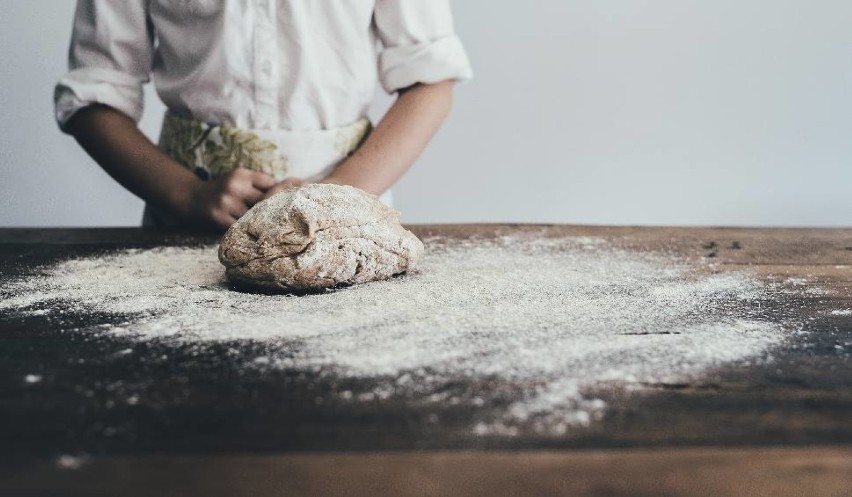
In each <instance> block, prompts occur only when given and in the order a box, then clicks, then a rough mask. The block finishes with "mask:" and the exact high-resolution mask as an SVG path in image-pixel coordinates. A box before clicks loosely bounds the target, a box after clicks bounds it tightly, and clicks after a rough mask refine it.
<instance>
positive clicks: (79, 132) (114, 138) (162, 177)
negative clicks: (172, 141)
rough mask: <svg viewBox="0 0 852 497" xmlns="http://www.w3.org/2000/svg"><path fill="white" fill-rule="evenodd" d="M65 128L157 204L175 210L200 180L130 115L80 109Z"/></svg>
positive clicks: (117, 177)
mask: <svg viewBox="0 0 852 497" xmlns="http://www.w3.org/2000/svg"><path fill="white" fill-rule="evenodd" d="M68 130H69V132H70V133H71V134H72V135H73V136H74V138H76V139H77V141H78V142H79V143H80V145H81V146H82V147H83V148H84V149H85V150H86V152H88V153H89V155H90V156H92V158H93V159H94V160H95V161H96V162H97V163H98V164H99V165H100V166H101V167H102V168H103V169H104V170H105V171H106V172H107V173H108V174H109V175H110V176H112V177H113V178H114V179H115V180H116V181H118V182H119V183H120V184H121V185H122V186H124V187H125V188H127V189H128V190H130V191H131V192H132V193H134V194H136V195H137V196H139V197H140V198H142V199H143V200H145V201H147V202H150V203H152V204H153V205H156V206H157V207H160V208H163V209H168V210H179V208H180V206H182V205H184V204H185V203H186V195H187V192H188V191H190V190H191V189H192V188H193V187H194V186H195V184H196V183H198V182H199V181H200V180H199V179H198V178H197V177H196V176H195V175H194V174H192V173H191V172H190V171H188V170H187V169H185V168H184V167H182V166H181V165H180V164H178V163H177V162H175V161H174V160H172V159H171V158H170V157H169V156H168V155H166V154H165V153H163V152H162V151H161V150H160V149H158V148H157V147H156V146H155V145H154V144H153V143H151V141H150V140H149V139H148V138H147V137H146V136H145V135H144V134H143V133H142V132H141V131H140V130H139V128H138V127H137V126H136V123H135V122H133V120H132V119H130V118H129V117H127V116H125V115H124V114H122V113H121V112H118V111H116V110H114V109H112V108H110V107H106V106H102V105H96V106H92V107H87V108H86V109H83V110H81V111H80V112H79V113H78V114H76V115H75V116H74V117H73V118H72V119H71V121H70V122H69V123H68Z"/></svg>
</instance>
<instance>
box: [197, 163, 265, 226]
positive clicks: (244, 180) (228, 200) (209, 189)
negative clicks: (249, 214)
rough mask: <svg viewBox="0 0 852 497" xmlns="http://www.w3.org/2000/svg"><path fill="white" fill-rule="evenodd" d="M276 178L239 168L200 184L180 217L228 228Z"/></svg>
mask: <svg viewBox="0 0 852 497" xmlns="http://www.w3.org/2000/svg"><path fill="white" fill-rule="evenodd" d="M275 184H276V182H275V179H274V178H272V176H270V175H268V174H265V173H260V172H257V171H252V170H250V169H245V168H242V167H240V168H237V169H234V170H233V171H231V172H230V173H228V174H226V175H224V176H221V177H219V178H216V179H214V180H212V181H198V182H196V183H195V184H194V186H193V187H192V188H191V191H190V192H189V194H188V195H187V202H186V204H185V205H184V206H183V208H182V209H180V210H181V211H182V212H180V215H181V216H182V217H184V218H185V219H186V220H187V221H189V222H191V223H194V224H195V223H202V224H205V225H212V226H215V227H216V228H217V229H219V230H222V231H224V230H226V229H228V228H229V227H230V226H231V225H232V224H234V222H235V221H236V220H237V219H239V218H240V217H241V216H242V215H243V214H245V213H246V211H247V210H249V208H251V206H253V205H254V204H256V203H257V202H259V201H260V200H261V199H263V197H264V195H266V192H267V190H269V189H270V188H272V187H273V186H275Z"/></svg>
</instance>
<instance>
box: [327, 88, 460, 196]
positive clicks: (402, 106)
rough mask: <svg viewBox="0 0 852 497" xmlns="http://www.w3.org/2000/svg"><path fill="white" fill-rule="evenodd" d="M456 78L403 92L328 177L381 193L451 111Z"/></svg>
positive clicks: (405, 167)
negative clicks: (352, 151) (360, 143)
mask: <svg viewBox="0 0 852 497" xmlns="http://www.w3.org/2000/svg"><path fill="white" fill-rule="evenodd" d="M454 84H455V82H453V81H445V82H442V83H436V84H431V85H416V86H413V87H411V88H410V89H408V90H406V91H404V92H402V93H401V94H400V95H399V97H398V98H397V100H396V102H394V104H393V105H392V106H391V108H390V109H389V110H388V112H387V114H385V116H384V117H383V118H382V120H381V121H380V122H379V124H378V125H377V126H376V128H375V129H374V130H373V132H372V133H371V134H370V136H369V137H368V138H367V140H366V141H365V142H364V144H363V145H361V147H360V148H359V149H358V150H357V151H356V152H355V153H354V154H353V155H352V156H351V157H349V158H348V159H346V160H345V161H344V162H343V163H342V164H341V165H340V166H339V167H338V168H337V169H336V170H335V171H334V172H333V173H332V174H331V175H330V176H329V177H328V178H326V179H325V180H324V182H327V183H339V184H347V185H352V186H355V187H358V188H360V189H362V190H365V191H367V192H370V193H373V194H376V195H381V194H382V193H384V192H385V191H386V190H387V189H388V188H390V187H391V186H392V185H393V184H394V183H396V181H397V180H398V179H399V178H400V177H401V176H402V175H403V174H405V172H406V171H407V170H408V168H409V167H411V165H412V164H413V163H414V161H415V160H416V159H417V157H418V156H420V154H421V153H422V152H423V150H424V149H425V148H426V146H427V145H428V144H429V141H430V140H431V139H432V137H433V136H434V135H435V133H436V132H437V131H438V129H439V128H440V127H441V124H442V123H443V122H444V120H445V119H446V117H447V115H448V114H449V112H450V108H451V107H452V101H453V86H454Z"/></svg>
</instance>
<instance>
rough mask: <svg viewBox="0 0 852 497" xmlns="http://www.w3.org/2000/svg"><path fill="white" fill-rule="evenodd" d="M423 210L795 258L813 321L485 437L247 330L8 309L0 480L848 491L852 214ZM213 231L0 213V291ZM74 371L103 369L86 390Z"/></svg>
mask: <svg viewBox="0 0 852 497" xmlns="http://www.w3.org/2000/svg"><path fill="white" fill-rule="evenodd" d="M410 228H411V229H412V230H413V231H414V232H415V233H416V234H418V235H419V236H430V235H440V236H442V237H446V238H450V239H465V238H469V237H472V236H476V237H480V238H488V237H494V236H496V235H502V234H507V233H508V234H516V233H535V234H536V235H537V236H594V237H600V238H604V239H606V240H607V241H608V242H609V243H611V244H613V245H614V246H617V247H620V248H624V249H626V250H631V251H664V252H666V253H671V254H674V255H676V256H678V257H681V258H684V259H686V260H695V261H704V262H707V261H712V262H713V265H712V267H713V271H716V272H726V271H747V272H749V273H751V274H753V275H754V277H756V278H759V279H763V280H767V281H773V282H776V283H778V282H781V283H783V282H784V281H789V280H790V279H791V278H793V279H796V281H802V282H804V283H801V284H797V285H795V286H793V287H791V288H789V291H787V292H786V293H785V294H784V295H785V297H784V298H783V300H780V301H778V302H775V303H774V304H773V305H774V307H772V308H770V309H767V310H766V312H767V313H769V315H772V314H773V313H775V314H776V315H777V316H778V318H779V319H782V318H783V319H785V320H788V321H789V320H794V321H795V322H797V323H800V326H801V329H802V330H803V333H798V334H796V336H795V337H794V338H792V339H790V340H788V341H787V342H785V344H784V346H783V347H782V348H781V349H780V350H776V351H774V352H773V357H774V360H773V361H772V362H771V363H768V364H759V363H756V364H751V365H748V366H744V365H736V366H731V367H727V368H723V369H721V370H719V371H715V372H714V374H713V375H711V376H710V377H709V378H710V379H704V380H696V381H694V382H684V383H676V384H675V383H660V384H653V385H648V388H647V389H646V391H645V392H643V393H642V394H641V395H627V394H617V393H610V394H609V395H610V397H606V398H605V400H606V401H607V404H608V405H609V408H608V409H607V411H606V414H605V416H604V418H603V419H602V420H600V421H599V422H595V423H592V425H591V426H587V427H582V428H578V429H576V430H569V432H568V433H565V434H562V435H559V436H538V437H532V436H522V437H514V438H510V439H507V438H495V439H489V438H488V437H472V436H469V435H466V432H465V430H464V429H463V427H464V426H467V421H468V416H469V414H470V413H467V412H465V411H464V410H455V411H452V415H450V416H443V414H445V413H441V414H442V417H441V419H442V420H446V421H445V422H442V423H441V424H440V426H437V427H436V426H434V425H430V424H428V423H426V422H425V421H424V419H426V418H427V417H428V416H429V414H431V412H427V411H425V410H424V409H423V408H422V407H418V406H412V405H406V404H404V403H402V402H401V403H398V404H390V405H382V406H379V407H375V406H373V407H347V406H344V405H341V404H335V403H334V402H327V403H325V404H323V405H322V406H321V407H318V406H317V405H316V404H315V403H314V402H313V399H314V398H315V397H316V395H322V392H323V389H324V388H326V387H327V385H325V384H324V383H323V381H328V380H324V379H323V378H319V377H311V376H310V375H308V376H302V377H299V378H294V377H288V376H287V375H288V373H287V372H281V373H280V374H277V375H276V374H269V373H268V372H266V373H264V374H262V375H261V374H257V375H253V374H251V373H250V372H249V373H246V372H240V373H239V374H237V373H236V372H235V369H234V368H233V367H229V365H228V364H229V362H228V361H223V360H219V359H220V358H221V357H224V356H225V355H228V354H230V355H233V354H246V355H247V356H249V355H250V354H251V353H252V350H249V349H250V347H252V346H253V345H245V346H242V345H236V346H235V344H220V345H216V344H213V345H210V346H208V347H206V348H204V349H203V350H202V351H200V352H199V350H198V349H197V348H194V349H190V348H186V349H181V348H180V347H179V346H176V345H175V344H168V343H157V342H156V341H152V342H150V343H145V344H142V345H140V344H135V347H136V349H137V350H139V351H140V352H139V353H135V354H133V356H132V357H130V358H125V359H122V360H121V361H117V360H115V353H116V351H120V350H122V349H124V348H126V347H127V346H128V342H127V340H128V339H126V338H121V337H119V336H113V335H109V334H91V333H86V332H85V328H86V327H88V326H91V325H97V324H99V323H111V322H113V320H115V319H118V318H117V317H116V316H110V315H103V314H97V313H84V312H81V313H80V314H79V315H72V316H65V317H64V319H65V322H66V323H67V322H69V321H72V322H77V323H78V326H75V327H74V328H77V329H79V330H83V331H76V332H75V331H69V330H68V329H67V326H66V329H60V328H59V327H58V326H57V325H56V324H55V323H54V322H52V321H51V320H50V319H49V318H48V317H45V316H38V315H22V314H15V313H7V314H6V315H2V314H0V495H66V496H77V495H80V496H82V495H87V496H88V495H187V496H195V495H199V496H200V495H204V496H216V495H253V496H265V495H300V494H313V495H632V496H637V495H639V496H641V495H688V496H692V495H757V496H760V495H767V496H768V495H773V496H783V495H838V496H840V495H844V496H849V495H852V314H850V313H838V312H830V311H831V310H833V309H834V310H836V309H852V229H804V228H798V229H778V228H772V229H747V228H636V227H585V226H561V225H558V226H556V225H517V224H514V225H509V224H500V225H497V224H494V225H430V226H426V225H421V226H412V227H410ZM216 241H217V238H216V237H215V236H211V235H206V234H193V233H185V232H178V231H162V230H156V229H141V228H115V229H0V298H2V297H3V296H4V295H6V296H8V293H4V292H7V290H6V289H5V287H6V286H7V285H6V284H5V283H6V282H8V281H11V280H13V279H15V278H19V277H22V276H26V275H28V274H32V273H33V272H35V271H38V268H40V267H44V266H45V265H48V264H51V263H54V262H57V261H61V260H65V259H67V258H69V257H77V256H97V255H99V254H105V253H109V252H110V251H114V250H117V249H123V248H128V247H142V248H144V247H158V246H164V245H169V246H195V245H199V244H206V243H215V242H216ZM817 287H818V288H820V289H821V291H818V292H815V291H809V289H812V288H817ZM0 312H2V311H0ZM235 347H236V349H235ZM241 347H246V349H242V348H241ZM235 350H236V351H235ZM166 353H167V354H168V356H169V357H170V359H171V360H169V361H158V360H156V358H158V357H160V356H163V355H164V354H166ZM69 357H73V358H75V361H69V360H68V358H69ZM33 370H39V371H46V372H48V373H46V378H45V381H44V383H43V384H42V385H40V388H38V389H32V388H27V387H26V386H25V385H23V384H22V382H21V381H20V378H21V377H23V376H24V375H25V374H27V373H29V372H31V371H33ZM143 383H144V385H145V388H147V389H148V390H149V391H151V392H156V398H157V399H158V402H157V403H156V405H153V404H152V405H139V406H121V407H115V406H114V404H111V402H110V400H111V399H112V397H113V396H114V395H116V392H115V388H113V387H112V386H111V385H113V386H114V385H117V384H121V385H141V384H143ZM80 384H87V385H90V386H91V388H90V389H88V390H87V393H85V394H81V392H79V391H77V390H75V386H77V385H80ZM318 392H319V393H318ZM300 399H302V400H300ZM110 405H112V406H113V407H110V408H107V407H105V406H110ZM276 406H278V407H276ZM281 406H285V407H281ZM104 426H120V427H121V429H120V430H118V431H117V432H108V431H105V430H103V427H104Z"/></svg>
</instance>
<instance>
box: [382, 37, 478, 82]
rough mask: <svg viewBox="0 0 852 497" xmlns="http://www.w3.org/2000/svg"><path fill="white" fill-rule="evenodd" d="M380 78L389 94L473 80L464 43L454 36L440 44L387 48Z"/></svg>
mask: <svg viewBox="0 0 852 497" xmlns="http://www.w3.org/2000/svg"><path fill="white" fill-rule="evenodd" d="M379 74H380V79H381V82H382V86H383V87H384V89H385V91H387V92H388V93H393V92H395V91H397V90H400V89H402V88H407V87H409V86H411V85H414V84H416V83H426V84H430V83H438V82H440V81H447V80H456V81H465V80H468V79H470V78H471V77H472V76H473V71H472V70H471V68H470V62H469V61H468V58H467V54H466V53H465V51H464V47H462V44H461V40H459V38H458V37H457V36H455V35H451V36H446V37H443V38H439V39H437V40H433V41H429V42H423V43H417V44H414V45H403V46H398V47H386V48H385V49H384V50H382V51H381V53H380V54H379Z"/></svg>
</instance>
